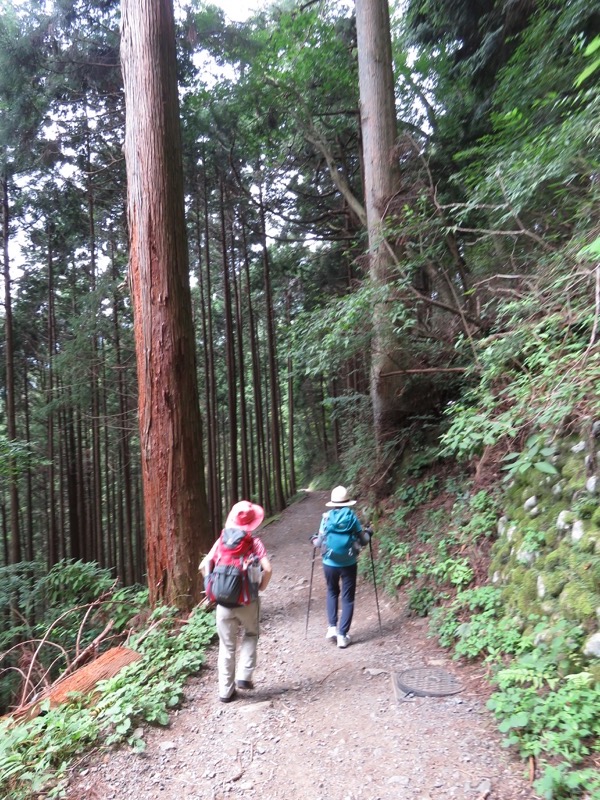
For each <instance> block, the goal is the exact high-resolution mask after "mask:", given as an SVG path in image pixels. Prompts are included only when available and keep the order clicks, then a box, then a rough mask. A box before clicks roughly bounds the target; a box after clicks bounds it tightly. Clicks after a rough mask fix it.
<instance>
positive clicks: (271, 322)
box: [259, 186, 285, 511]
mask: <svg viewBox="0 0 600 800" xmlns="http://www.w3.org/2000/svg"><path fill="white" fill-rule="evenodd" d="M259 204H260V232H261V240H262V242H261V244H262V255H263V267H264V286H265V305H266V312H265V313H266V320H267V347H268V364H269V389H270V398H271V417H270V419H271V427H270V431H271V458H272V459H273V480H272V485H273V489H274V492H275V496H274V500H275V510H276V511H282V510H283V509H284V507H285V497H284V494H283V480H282V469H281V430H280V427H279V373H278V369H277V343H276V340H275V312H274V309H273V290H272V286H271V264H270V261H269V251H268V248H267V224H266V214H265V206H264V202H263V195H262V186H261V187H260V191H259Z"/></svg>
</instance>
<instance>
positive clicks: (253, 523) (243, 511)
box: [225, 500, 265, 531]
mask: <svg viewBox="0 0 600 800" xmlns="http://www.w3.org/2000/svg"><path fill="white" fill-rule="evenodd" d="M264 518H265V510H264V508H262V507H261V506H259V505H256V503H251V502H250V501H249V500H240V502H239V503H236V504H235V505H234V506H233V508H232V509H231V511H230V512H229V514H228V516H227V520H226V522H225V527H226V528H241V529H242V530H244V531H253V530H254V529H255V528H258V526H259V525H260V523H261V522H262V521H263V519H264Z"/></svg>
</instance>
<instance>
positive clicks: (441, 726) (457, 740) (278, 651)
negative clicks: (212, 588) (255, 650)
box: [68, 492, 535, 800]
mask: <svg viewBox="0 0 600 800" xmlns="http://www.w3.org/2000/svg"><path fill="white" fill-rule="evenodd" d="M327 499H328V498H327V494H326V493H325V492H311V493H307V495H306V497H305V498H304V499H303V500H301V501H300V502H298V503H295V504H294V505H292V506H291V507H290V508H288V509H287V510H286V511H285V512H284V513H283V514H282V516H281V517H280V518H279V519H278V520H277V521H275V522H273V523H271V524H270V525H268V526H267V527H265V528H264V529H262V531H261V534H260V535H261V538H262V539H263V541H264V543H265V545H266V547H267V550H268V552H269V555H270V557H271V559H272V563H273V579H272V581H271V584H270V585H269V587H268V588H267V591H266V592H265V593H264V595H263V600H262V620H263V622H262V626H261V637H260V640H259V664H258V667H257V670H256V673H255V686H256V688H255V690H254V691H253V692H246V693H244V694H243V695H242V696H241V697H240V699H238V700H235V701H234V702H232V703H229V704H223V703H220V702H219V701H218V698H217V677H216V654H217V646H216V645H215V647H212V648H211V650H210V652H209V654H208V658H207V662H206V666H205V667H204V668H203V670H202V671H201V673H200V675H199V676H198V677H197V678H195V679H193V680H191V681H189V683H188V685H187V687H186V697H185V701H184V703H183V705H182V707H181V708H180V709H179V710H178V711H177V712H175V713H174V714H173V716H172V719H171V723H170V725H169V727H168V728H165V729H158V728H148V729H147V730H145V732H144V738H145V739H146V742H147V750H146V752H145V753H144V754H143V755H136V754H134V753H132V752H131V751H129V750H127V749H119V750H116V751H112V752H109V753H107V754H105V755H104V756H103V757H102V758H101V759H100V758H99V757H98V756H95V757H93V756H92V757H90V759H88V761H87V762H86V763H85V764H83V765H80V767H79V768H78V769H77V770H76V772H75V773H74V774H73V778H72V781H71V785H70V789H69V794H68V797H69V798H70V800H81V799H82V798H88V799H89V800H133V798H135V800H159V799H161V800H165V798H166V799H168V800H170V798H181V800H225V798H227V799H228V800H233V799H234V798H235V799H236V800H238V799H240V800H241V798H243V799H244V800H252V799H253V798H260V800H284V799H285V800H305V799H307V800H409V799H410V800H447V799H450V798H454V799H455V800H486V798H489V799H490V800H516V799H517V798H533V797H535V795H534V794H533V792H532V790H531V787H530V785H529V784H528V783H527V781H526V780H525V778H524V777H523V765H522V764H521V763H520V762H518V761H516V760H515V759H513V758H512V757H511V756H510V755H509V754H507V753H506V751H505V750H503V748H502V747H501V744H500V737H499V735H498V733H497V731H496V728H495V724H494V721H493V719H492V718H491V715H490V713H489V712H488V711H487V710H486V707H485V701H486V699H487V694H486V689H485V685H484V684H483V683H482V681H481V678H480V675H479V673H478V672H477V670H476V669H473V668H470V667H464V666H460V665H458V664H457V663H456V662H453V661H452V660H450V659H449V658H448V655H447V654H446V653H445V652H444V651H442V650H440V649H439V648H438V647H437V646H436V645H435V644H434V643H433V642H432V640H431V639H428V638H427V636H426V633H427V621H426V620H422V619H415V618H410V617H407V616H406V615H405V613H404V611H403V608H402V606H401V605H400V604H399V603H397V602H395V601H392V600H390V598H388V597H387V596H384V595H383V592H382V591H381V590H380V591H379V603H380V609H381V619H382V626H383V634H382V635H381V634H380V631H379V625H378V618H377V607H376V603H375V594H374V590H373V586H372V584H370V583H367V582H366V581H362V580H361V579H360V578H359V585H358V590H357V598H356V607H355V615H354V622H353V625H352V630H351V633H352V635H353V643H352V645H351V646H350V647H348V648H347V649H345V650H341V649H339V648H338V647H336V646H335V644H334V643H333V642H332V641H327V640H326V639H325V638H324V636H325V629H326V626H327V621H326V617H325V589H324V580H323V574H322V569H321V565H320V559H317V560H316V563H315V569H314V580H313V591H312V602H311V612H310V618H309V627H308V635H307V636H306V638H305V626H306V610H307V601H308V585H309V578H310V571H311V557H312V549H311V546H310V542H309V535H310V534H311V533H314V532H315V531H316V530H317V529H318V525H319V520H320V517H321V514H322V513H323V511H324V510H325V501H326V500H327ZM428 666H430V667H431V666H434V667H439V668H442V669H444V670H446V671H447V672H449V673H451V674H452V675H454V676H455V677H456V678H457V679H458V680H459V681H460V682H461V684H462V685H463V686H464V687H465V688H464V691H462V692H461V693H460V694H455V695H453V696H448V697H441V698H436V697H407V696H403V695H402V694H400V697H399V698H398V699H397V698H396V696H395V693H394V691H393V684H392V677H391V676H392V675H393V674H394V673H398V672H401V671H402V670H404V669H408V668H415V667H428ZM240 694H241V693H240Z"/></svg>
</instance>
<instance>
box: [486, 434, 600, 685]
mask: <svg viewBox="0 0 600 800" xmlns="http://www.w3.org/2000/svg"><path fill="white" fill-rule="evenodd" d="M599 450H600V421H596V422H594V423H593V424H591V425H590V426H589V428H588V431H587V432H586V435H585V436H581V437H569V438H567V439H563V440H561V441H560V443H559V444H558V445H553V444H548V445H547V446H546V447H545V448H544V455H543V456H538V459H539V460H538V461H537V462H536V463H532V464H531V465H528V464H527V462H523V464H522V466H523V469H522V471H520V470H519V469H514V470H513V475H512V479H511V481H510V483H509V485H508V486H509V488H508V490H507V492H506V494H505V498H504V509H503V511H504V513H503V516H502V517H501V519H500V520H499V521H498V541H497V543H496V544H495V546H494V549H493V554H492V563H491V579H492V582H493V583H494V584H496V585H499V586H501V587H502V588H503V598H504V601H505V604H506V610H507V614H508V615H513V616H514V619H515V623H516V624H517V625H518V626H519V627H520V628H521V629H522V630H527V628H528V626H530V625H531V624H532V619H533V618H534V617H537V618H538V621H539V617H542V618H543V617H547V618H548V619H549V620H551V621H555V620H557V619H560V618H563V619H567V620H569V621H571V622H573V623H574V624H578V625H581V626H582V627H583V629H584V630H585V632H586V634H587V638H586V642H585V646H584V654H585V655H586V656H588V657H590V658H591V659H592V660H593V659H596V658H600V486H599V481H598V461H599V457H598V456H599V453H598V451H599ZM536 464H537V466H536ZM542 464H543V465H544V466H541V465H542ZM548 465H550V467H549V466H548ZM551 472H552V474H550V473H551ZM598 677H599V678H600V667H599V676H598Z"/></svg>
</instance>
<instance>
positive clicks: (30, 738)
mask: <svg viewBox="0 0 600 800" xmlns="http://www.w3.org/2000/svg"><path fill="white" fill-rule="evenodd" d="M214 635H215V624H214V616H213V615H212V614H208V613H206V612H204V611H201V610H196V611H195V612H194V613H193V614H192V615H191V616H190V617H189V619H188V620H187V622H186V624H185V625H184V626H183V627H182V628H180V627H179V624H178V621H177V616H176V610H175V609H158V610H157V611H156V612H154V614H153V617H152V619H151V627H150V629H149V630H148V631H146V633H144V632H142V633H140V634H139V635H138V636H137V637H134V640H133V641H132V642H131V644H132V646H133V647H134V649H138V650H139V652H141V653H142V654H143V658H142V660H140V661H138V662H135V663H134V664H130V665H129V666H128V667H125V668H124V669H123V670H121V671H120V672H119V673H118V674H117V675H116V676H115V677H113V678H111V679H110V680H108V681H103V682H102V683H100V684H99V685H98V687H97V688H98V691H99V693H100V696H99V697H98V698H97V699H96V700H95V703H94V706H93V708H92V707H90V708H88V707H87V706H86V705H85V703H84V702H83V700H82V699H79V700H78V699H77V698H74V699H73V700H72V701H70V702H69V703H68V704H66V705H63V706H58V707H56V708H53V709H48V708H46V709H45V713H44V714H43V715H40V716H38V717H36V718H35V719H33V720H30V721H28V722H19V723H16V724H12V723H11V721H10V720H9V719H7V720H3V721H1V722H0V792H1V793H2V796H4V797H10V798H11V800H29V798H30V797H32V796H33V795H37V794H39V793H41V792H45V793H47V794H48V796H60V791H61V788H62V787H64V782H65V779H66V774H67V769H68V766H69V763H70V762H71V761H72V760H73V759H74V758H75V757H76V756H77V755H80V754H81V753H83V752H85V751H86V750H87V749H89V747H90V746H92V745H95V746H100V745H101V746H108V745H111V744H115V743H127V744H128V745H129V746H131V747H132V748H133V749H134V750H136V751H138V752H139V751H142V750H143V749H144V742H143V740H142V739H140V738H139V734H138V733H136V730H137V728H138V727H139V725H140V724H141V723H144V722H146V723H150V724H159V725H166V724H167V722H168V712H169V710H170V709H172V708H173V707H174V706H175V705H177V704H178V702H179V701H180V699H181V694H182V689H183V685H184V682H185V679H186V678H187V677H188V676H189V675H190V674H193V673H195V672H197V671H198V669H199V668H200V666H201V664H202V662H203V657H204V656H203V653H204V650H205V648H206V646H207V644H208V643H209V642H210V641H211V640H212V639H213V638H214ZM136 640H138V641H139V645H138V647H137V648H136Z"/></svg>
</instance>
